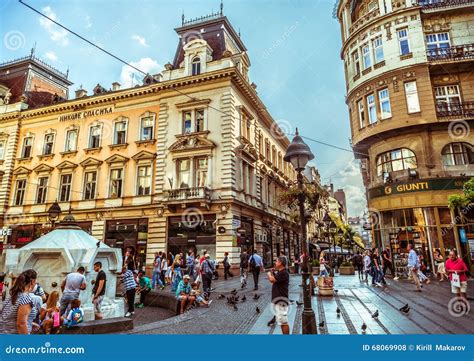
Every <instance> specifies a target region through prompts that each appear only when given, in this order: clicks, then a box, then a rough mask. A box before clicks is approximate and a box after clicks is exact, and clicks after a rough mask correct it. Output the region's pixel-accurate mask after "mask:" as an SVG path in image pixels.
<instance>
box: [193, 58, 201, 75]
mask: <svg viewBox="0 0 474 361" xmlns="http://www.w3.org/2000/svg"><path fill="white" fill-rule="evenodd" d="M191 67H192V73H191V74H192V75H199V74H201V59H199V57H198V56H196V57H195V58H194V59H193V61H192V62H191Z"/></svg>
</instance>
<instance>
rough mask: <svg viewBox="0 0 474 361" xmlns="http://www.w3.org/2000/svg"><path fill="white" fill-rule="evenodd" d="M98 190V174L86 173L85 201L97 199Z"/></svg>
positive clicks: (93, 172)
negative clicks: (96, 192) (96, 191)
mask: <svg viewBox="0 0 474 361" xmlns="http://www.w3.org/2000/svg"><path fill="white" fill-rule="evenodd" d="M96 188H97V172H96V171H92V172H86V173H85V174H84V200H93V199H95V196H96V194H95V190H96Z"/></svg>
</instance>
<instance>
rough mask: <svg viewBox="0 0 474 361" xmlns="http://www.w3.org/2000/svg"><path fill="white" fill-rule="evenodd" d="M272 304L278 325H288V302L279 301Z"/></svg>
mask: <svg viewBox="0 0 474 361" xmlns="http://www.w3.org/2000/svg"><path fill="white" fill-rule="evenodd" d="M272 306H273V312H274V315H275V319H276V322H277V323H278V325H280V326H281V325H288V308H289V306H288V304H287V303H285V302H279V303H276V304H273V305H272Z"/></svg>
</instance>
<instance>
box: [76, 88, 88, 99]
mask: <svg viewBox="0 0 474 361" xmlns="http://www.w3.org/2000/svg"><path fill="white" fill-rule="evenodd" d="M85 96H87V90H85V89H82V87H81V88H80V89H77V90H76V99H79V98H84V97H85Z"/></svg>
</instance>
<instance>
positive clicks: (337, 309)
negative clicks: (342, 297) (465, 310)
mask: <svg viewBox="0 0 474 361" xmlns="http://www.w3.org/2000/svg"><path fill="white" fill-rule="evenodd" d="M336 313H337V316H339V315H340V314H341V309H340V308H339V307H338V308H336Z"/></svg>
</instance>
